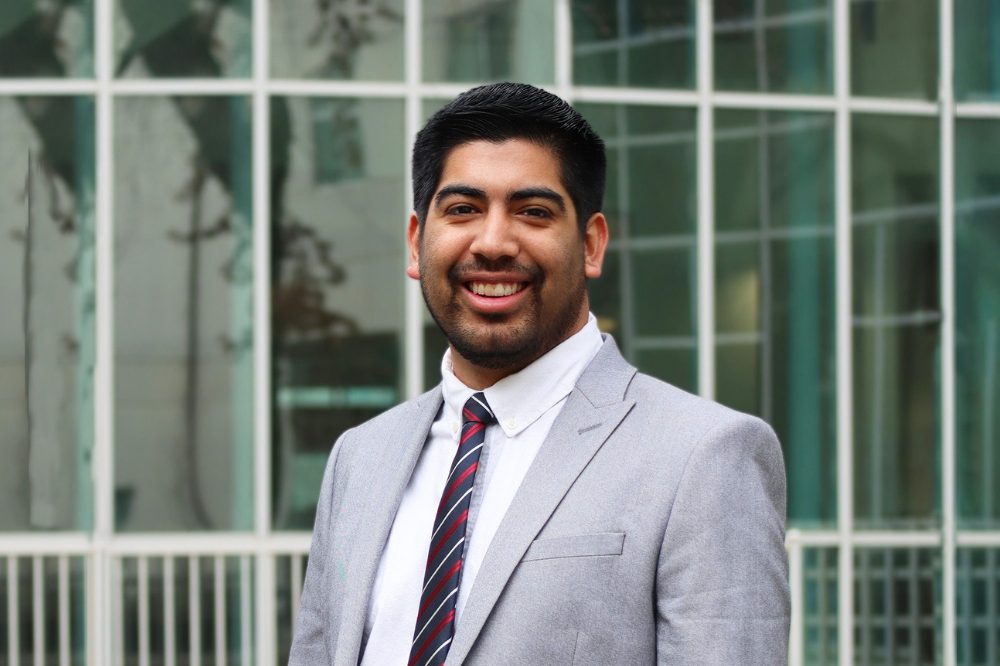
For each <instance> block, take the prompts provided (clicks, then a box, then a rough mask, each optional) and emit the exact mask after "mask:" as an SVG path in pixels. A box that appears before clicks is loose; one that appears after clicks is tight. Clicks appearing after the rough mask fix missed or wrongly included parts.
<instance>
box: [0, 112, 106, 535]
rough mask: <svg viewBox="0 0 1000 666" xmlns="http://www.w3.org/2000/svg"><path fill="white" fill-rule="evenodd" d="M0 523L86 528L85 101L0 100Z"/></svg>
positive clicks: (88, 168) (89, 396)
mask: <svg viewBox="0 0 1000 666" xmlns="http://www.w3.org/2000/svg"><path fill="white" fill-rule="evenodd" d="M0 146H3V155H4V159H3V161H2V162H0V211H2V214H3V233H2V234H0V303H2V304H3V315H2V316H0V459H2V460H3V461H4V464H3V465H0V507H3V509H2V510H0V531H9V530H28V529H63V530H65V529H82V530H86V529H89V527H90V526H91V524H92V522H93V521H92V482H91V468H90V460H91V452H92V448H93V405H94V396H93V372H94V306H95V304H94V298H95V296H94V290H95V284H94V191H95V190H94V184H95V183H94V170H95V162H94V102H93V100H92V99H91V98H86V97H62V96H59V97H19V98H11V97H0Z"/></svg>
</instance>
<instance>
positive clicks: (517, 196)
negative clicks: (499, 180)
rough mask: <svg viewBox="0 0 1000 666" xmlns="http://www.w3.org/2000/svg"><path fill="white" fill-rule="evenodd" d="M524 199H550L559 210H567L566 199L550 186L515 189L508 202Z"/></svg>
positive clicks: (562, 211) (509, 195) (508, 196)
mask: <svg viewBox="0 0 1000 666" xmlns="http://www.w3.org/2000/svg"><path fill="white" fill-rule="evenodd" d="M523 199H548V200H549V201H551V202H552V203H554V204H555V205H556V206H558V207H559V212H561V213H565V212H566V200H565V199H563V196H562V195H561V194H559V193H558V192H556V191H555V190H553V189H549V188H548V187H525V188H523V189H520V190H514V191H513V192H511V193H510V194H508V195H507V201H508V202H514V201H521V200H523Z"/></svg>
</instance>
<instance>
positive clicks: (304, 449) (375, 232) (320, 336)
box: [271, 97, 406, 529]
mask: <svg viewBox="0 0 1000 666" xmlns="http://www.w3.org/2000/svg"><path fill="white" fill-rule="evenodd" d="M404 143H405V139H404V134H403V103H402V102H401V101H399V100H382V99H356V98H319V97H276V98H274V99H273V100H272V104H271V151H272V161H271V168H272V171H271V206H272V209H271V225H272V238H274V242H273V245H272V250H271V252H272V263H271V280H272V285H271V289H272V291H271V297H272V303H273V306H272V308H273V309H272V315H271V317H272V320H271V322H272V324H271V336H272V346H273V354H274V377H273V400H274V403H273V433H272V442H273V446H274V450H275V456H274V468H273V473H274V475H275V482H274V488H275V495H274V504H273V506H274V509H273V511H274V525H275V527H276V528H278V529H310V528H311V527H312V524H313V514H314V510H315V506H316V497H317V496H318V494H319V486H320V481H321V479H322V476H323V469H324V466H325V462H326V458H327V455H328V454H329V453H330V447H331V445H332V444H333V443H334V441H335V440H336V438H337V437H338V436H339V435H340V433H342V432H343V431H344V430H346V429H348V428H350V427H352V426H354V425H357V424H358V423H361V422H362V421H365V420H367V419H369V418H371V417H373V416H375V415H376V414H379V413H380V412H382V411H384V410H385V409H386V408H388V407H390V406H392V405H394V404H396V403H397V402H399V401H400V399H401V395H402V393H401V391H402V367H403V362H402V349H403V335H404V321H403V317H404V312H403V291H404V286H405V280H406V278H405V274H404V272H403V269H404V266H405V257H406V250H405V233H404V232H405V219H406V216H405V211H406V209H405V204H406V202H405V199H404V191H405V187H404V182H403V178H404V164H405V163H404V159H405V155H406V152H405V150H404V148H403V146H404Z"/></svg>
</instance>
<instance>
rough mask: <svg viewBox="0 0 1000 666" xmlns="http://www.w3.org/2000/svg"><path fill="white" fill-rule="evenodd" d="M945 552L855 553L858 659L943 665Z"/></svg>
mask: <svg viewBox="0 0 1000 666" xmlns="http://www.w3.org/2000/svg"><path fill="white" fill-rule="evenodd" d="M940 598H941V551H940V550H939V549H937V548H858V549H857V550H855V551H854V613H855V625H854V627H855V631H854V658H855V661H856V663H859V664H866V665H870V666H895V665H896V664H916V665H917V666H934V665H935V664H940V663H941V632H940V631H939V629H938V626H939V623H940V621H941V618H940V607H941V604H940V603H939V602H938V600H939V599H940Z"/></svg>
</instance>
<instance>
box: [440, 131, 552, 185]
mask: <svg viewBox="0 0 1000 666" xmlns="http://www.w3.org/2000/svg"><path fill="white" fill-rule="evenodd" d="M518 181H520V183H519V184H517V185H516V187H530V186H544V187H550V188H553V189H559V190H565V188H564V186H563V179H562V165H561V164H560V161H559V158H558V156H557V155H556V154H555V152H554V151H552V149H551V148H549V147H547V146H542V145H540V144H538V143H535V142H533V141H529V140H527V139H520V138H515V139H506V140H504V141H486V140H477V141H469V142H466V143H462V144H459V145H457V146H455V147H454V148H452V149H450V150H449V151H448V152H447V154H446V155H445V158H444V163H443V165H442V169H441V177H440V179H439V180H438V183H437V187H435V194H437V193H438V192H440V191H441V190H442V189H444V188H446V187H449V186H453V185H469V186H473V187H482V186H483V185H489V184H501V183H503V182H508V183H516V182H518Z"/></svg>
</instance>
